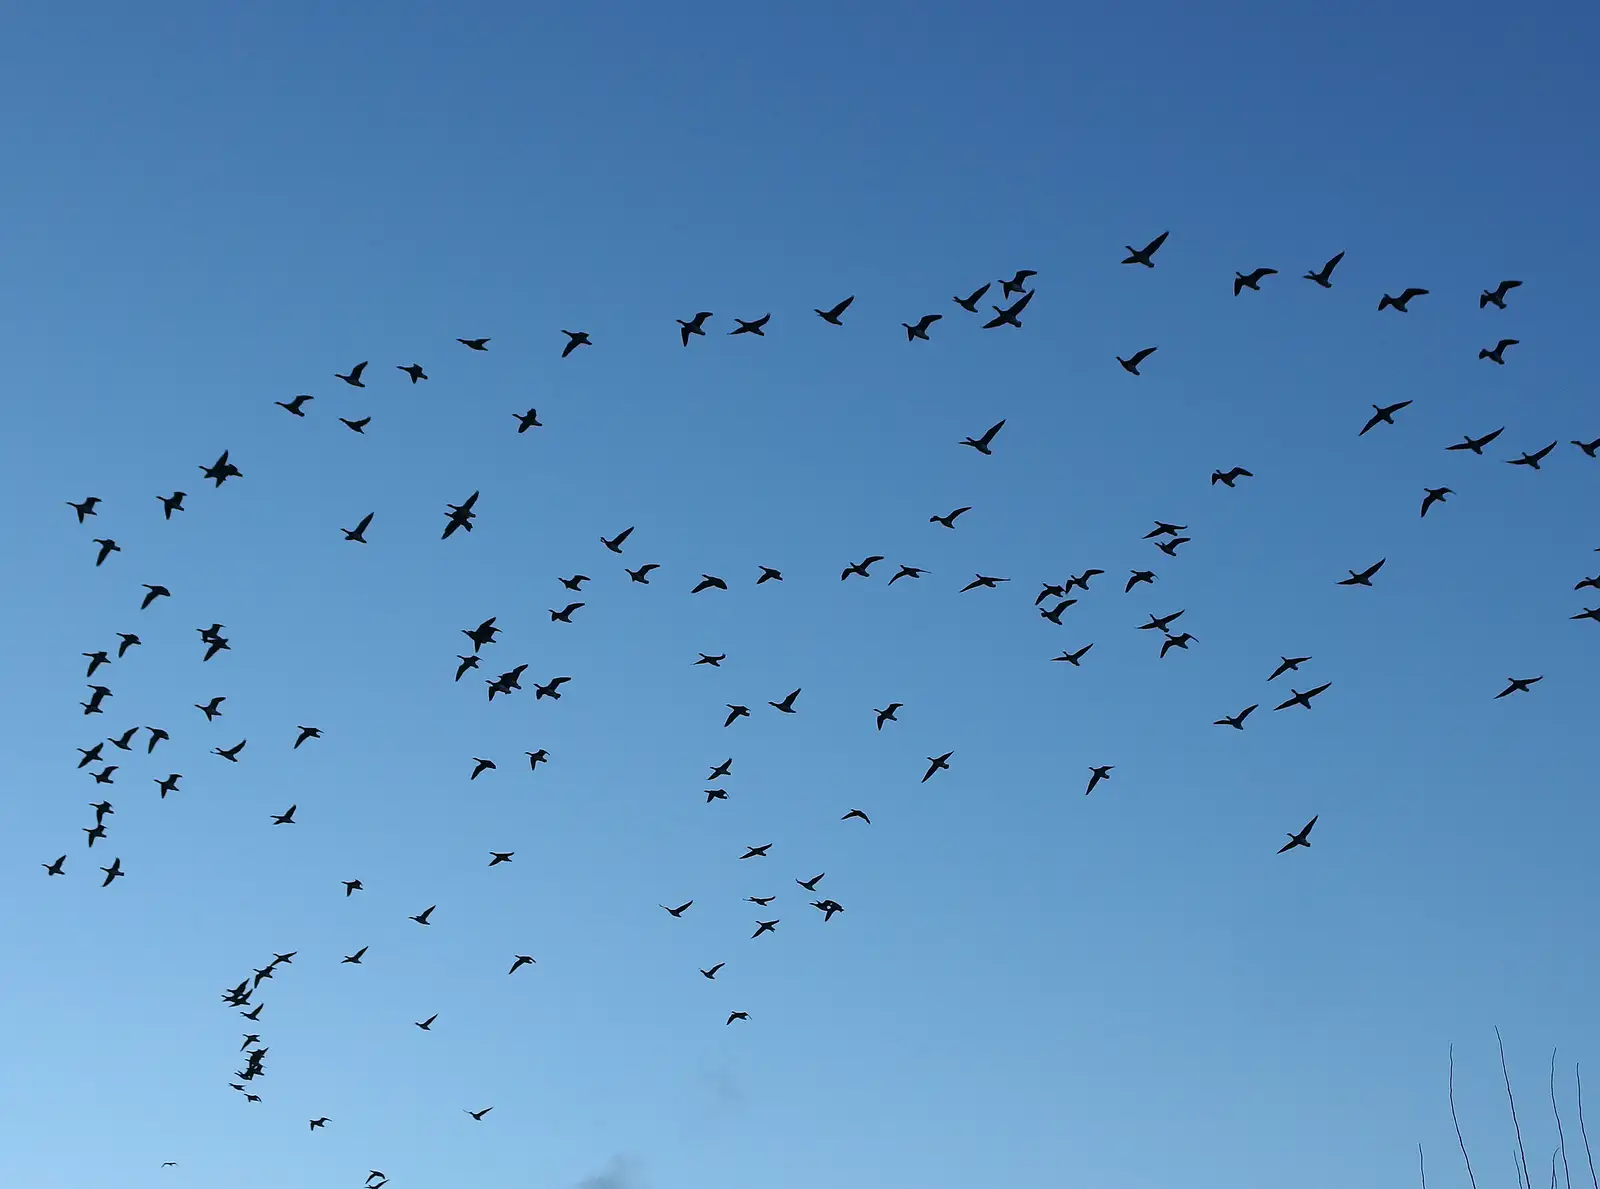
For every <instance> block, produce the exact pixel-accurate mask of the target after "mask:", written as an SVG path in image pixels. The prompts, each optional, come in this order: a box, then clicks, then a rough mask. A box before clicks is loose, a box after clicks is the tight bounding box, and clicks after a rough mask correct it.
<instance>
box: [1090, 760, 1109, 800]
mask: <svg viewBox="0 0 1600 1189" xmlns="http://www.w3.org/2000/svg"><path fill="white" fill-rule="evenodd" d="M1114 766H1115V765H1112V764H1101V765H1100V766H1099V767H1091V768H1090V769H1089V787H1088V788H1086V789H1084V790H1083V795H1084V796H1085V797H1087V796H1088V795H1089V794H1090V793H1092V792H1094V786H1095V785H1097V784H1099V783H1100V782H1101V781H1102V780H1110V779H1111V769H1112V768H1113V767H1114Z"/></svg>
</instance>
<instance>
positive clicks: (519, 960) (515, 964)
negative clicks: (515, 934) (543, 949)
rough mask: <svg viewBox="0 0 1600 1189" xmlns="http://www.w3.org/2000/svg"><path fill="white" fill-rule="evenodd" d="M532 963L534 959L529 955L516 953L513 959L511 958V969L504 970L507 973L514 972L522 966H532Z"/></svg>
mask: <svg viewBox="0 0 1600 1189" xmlns="http://www.w3.org/2000/svg"><path fill="white" fill-rule="evenodd" d="M534 964H535V963H534V959H533V958H532V957H531V956H529V955H528V954H517V955H516V956H515V957H514V959H513V960H512V963H511V969H510V970H508V971H506V973H507V974H515V973H516V972H517V971H519V970H521V969H522V968H523V967H524V966H532V965H534Z"/></svg>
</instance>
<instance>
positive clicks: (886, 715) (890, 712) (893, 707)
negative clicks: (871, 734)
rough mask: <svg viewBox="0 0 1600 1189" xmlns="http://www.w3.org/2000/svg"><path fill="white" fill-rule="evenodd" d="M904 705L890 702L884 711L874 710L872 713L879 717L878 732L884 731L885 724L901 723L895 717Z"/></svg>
mask: <svg viewBox="0 0 1600 1189" xmlns="http://www.w3.org/2000/svg"><path fill="white" fill-rule="evenodd" d="M903 705H904V703H903V702H890V703H889V704H888V705H887V706H885V707H884V708H883V709H882V710H874V711H873V712H872V713H874V714H876V715H877V716H878V730H880V731H881V730H883V724H884V723H886V722H899V721H900V720H899V719H898V718H896V717H895V716H894V715H895V711H897V710H899V709H900V708H901V707H902V706H903Z"/></svg>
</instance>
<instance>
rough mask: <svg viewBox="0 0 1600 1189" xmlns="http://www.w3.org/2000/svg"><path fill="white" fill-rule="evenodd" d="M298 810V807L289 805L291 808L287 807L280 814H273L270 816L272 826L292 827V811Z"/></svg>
mask: <svg viewBox="0 0 1600 1189" xmlns="http://www.w3.org/2000/svg"><path fill="white" fill-rule="evenodd" d="M298 808H300V807H299V806H298V805H291V806H289V808H287V809H285V810H284V811H283V812H282V813H275V814H273V815H272V824H273V825H275V826H292V825H294V811H295V810H296V809H298Z"/></svg>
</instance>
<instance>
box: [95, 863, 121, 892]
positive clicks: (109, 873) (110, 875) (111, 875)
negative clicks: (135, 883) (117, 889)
mask: <svg viewBox="0 0 1600 1189" xmlns="http://www.w3.org/2000/svg"><path fill="white" fill-rule="evenodd" d="M100 870H102V871H104V872H105V873H106V878H105V881H104V882H103V883H102V884H101V885H100V886H101V887H102V888H109V887H110V886H111V881H112V880H114V879H117V878H119V877H121V876H124V875H126V874H127V872H126V871H124V870H123V869H122V860H121V859H120V858H117V859H112V860H111V866H109V867H102V868H100Z"/></svg>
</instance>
